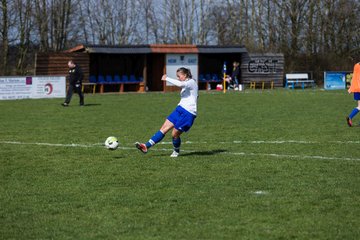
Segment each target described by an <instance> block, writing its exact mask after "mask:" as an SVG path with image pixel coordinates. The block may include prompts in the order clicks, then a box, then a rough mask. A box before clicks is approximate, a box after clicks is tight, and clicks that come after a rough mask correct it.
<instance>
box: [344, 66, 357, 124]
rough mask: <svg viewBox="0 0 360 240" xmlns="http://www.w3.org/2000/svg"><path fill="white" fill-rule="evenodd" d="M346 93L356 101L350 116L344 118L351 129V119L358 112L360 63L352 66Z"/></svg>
mask: <svg viewBox="0 0 360 240" xmlns="http://www.w3.org/2000/svg"><path fill="white" fill-rule="evenodd" d="M348 92H349V93H354V100H355V101H357V107H356V108H354V109H353V110H352V111H351V113H350V115H349V116H347V117H346V122H347V124H348V125H349V127H352V126H353V123H352V119H353V118H354V117H355V115H356V114H358V112H359V111H360V62H358V63H356V64H355V66H354V72H353V77H352V80H351V85H350V88H349V90H348Z"/></svg>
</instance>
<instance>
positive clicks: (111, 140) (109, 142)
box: [105, 136, 119, 150]
mask: <svg viewBox="0 0 360 240" xmlns="http://www.w3.org/2000/svg"><path fill="white" fill-rule="evenodd" d="M105 147H106V148H107V149H109V150H116V149H117V148H118V147H119V141H118V139H117V138H116V137H113V136H111V137H108V138H107V139H106V140H105Z"/></svg>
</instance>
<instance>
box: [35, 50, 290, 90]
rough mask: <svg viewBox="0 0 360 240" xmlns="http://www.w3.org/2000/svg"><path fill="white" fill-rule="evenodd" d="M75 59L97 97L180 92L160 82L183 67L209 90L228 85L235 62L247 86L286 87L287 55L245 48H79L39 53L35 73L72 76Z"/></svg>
mask: <svg viewBox="0 0 360 240" xmlns="http://www.w3.org/2000/svg"><path fill="white" fill-rule="evenodd" d="M70 59H72V60H74V61H75V62H76V63H77V64H79V65H80V66H81V68H82V69H83V72H84V75H85V78H84V86H87V85H90V86H92V92H93V93H95V92H100V93H103V92H114V91H119V92H124V91H137V92H145V91H164V92H165V91H174V90H176V88H174V87H172V86H168V85H166V83H165V82H163V81H161V80H160V79H161V76H162V75H163V74H165V73H166V74H168V75H169V76H172V77H174V74H175V71H176V69H177V68H178V67H180V66H185V67H188V68H190V69H191V71H192V73H193V77H194V78H195V79H198V82H199V89H200V90H201V89H206V86H208V85H209V84H212V85H216V84H218V83H220V82H221V81H222V75H223V72H222V71H223V65H224V62H226V66H227V74H231V70H232V62H233V61H238V62H240V63H241V82H242V83H244V84H250V83H253V82H255V84H256V82H262V83H263V85H264V82H266V83H267V82H271V83H272V87H273V86H281V87H282V86H283V66H284V57H283V55H282V54H267V55H266V54H255V55H252V54H249V53H248V52H247V50H246V48H245V47H244V46H199V45H175V44H150V45H120V46H118V45H117V46H109V45H79V46H76V47H74V48H71V49H68V50H66V51H64V52H59V53H47V54H43V53H41V54H38V55H37V57H36V67H35V74H36V75H67V72H68V68H67V61H68V60H70ZM97 86H99V87H97ZM269 86H270V85H269ZM212 88H214V86H212Z"/></svg>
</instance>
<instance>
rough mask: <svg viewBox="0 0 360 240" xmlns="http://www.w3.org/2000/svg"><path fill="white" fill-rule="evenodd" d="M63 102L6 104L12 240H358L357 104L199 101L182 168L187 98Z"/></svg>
mask: <svg viewBox="0 0 360 240" xmlns="http://www.w3.org/2000/svg"><path fill="white" fill-rule="evenodd" d="M62 100H63V99H50V100H49V99H41V100H15V101H0V109H1V114H0V122H1V125H0V159H1V160H0V166H1V168H0V181H1V185H0V239H360V175H359V172H360V140H359V134H360V127H353V128H349V127H348V126H347V125H346V122H345V116H346V115H347V114H348V113H350V111H351V110H352V109H353V108H354V107H355V102H354V101H353V100H352V95H349V94H347V93H346V91H328V92H325V91H321V90H305V91H303V90H295V91H292V90H275V91H264V92H261V91H250V90H247V91H245V92H240V93H239V92H229V93H227V94H223V93H220V92H201V93H200V98H199V107H198V118H197V119H196V121H195V124H194V126H193V128H192V129H191V130H190V132H188V133H186V134H184V135H182V141H183V144H182V152H181V156H180V157H178V158H177V159H173V158H170V157H169V155H170V154H171V152H172V145H171V137H170V135H167V136H166V137H165V139H164V140H163V142H162V143H161V144H159V145H157V146H155V147H153V148H152V149H150V151H149V153H148V154H146V155H144V154H142V153H140V152H138V150H137V149H135V148H134V142H136V141H147V140H148V139H149V138H150V137H151V136H152V135H153V134H154V133H155V132H156V131H157V130H158V129H159V128H160V126H161V124H162V123H163V121H164V120H165V118H166V116H167V115H168V114H169V113H170V112H171V111H172V110H173V108H174V107H175V106H176V104H177V103H178V101H179V94H178V93H166V94H163V93H146V94H122V95H117V94H114V95H111V94H109V95H86V96H85V102H86V104H87V105H86V106H85V107H79V106H78V97H77V96H76V95H75V96H74V98H73V101H72V103H71V105H70V107H68V108H63V107H62V106H60V103H61V102H62ZM355 121H358V122H359V121H360V116H357V118H355ZM110 135H115V136H117V137H118V138H119V140H120V142H121V145H120V148H119V149H118V150H116V151H109V150H106V149H105V148H104V147H103V146H102V144H103V142H104V140H105V139H106V137H108V136H110Z"/></svg>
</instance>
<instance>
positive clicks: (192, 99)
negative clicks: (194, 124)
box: [166, 77, 199, 116]
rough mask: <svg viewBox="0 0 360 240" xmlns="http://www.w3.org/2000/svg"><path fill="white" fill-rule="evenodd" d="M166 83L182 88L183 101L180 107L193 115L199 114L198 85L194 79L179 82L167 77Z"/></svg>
mask: <svg viewBox="0 0 360 240" xmlns="http://www.w3.org/2000/svg"><path fill="white" fill-rule="evenodd" d="M166 81H168V82H169V83H172V84H174V85H175V86H178V87H181V93H180V96H181V100H180V102H179V104H178V105H179V106H181V107H183V108H184V109H185V110H186V111H188V112H190V113H191V114H193V115H195V116H196V114H197V99H198V96H199V94H198V84H197V82H196V81H195V80H194V79H187V80H186V81H179V80H177V79H173V78H169V77H166Z"/></svg>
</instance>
